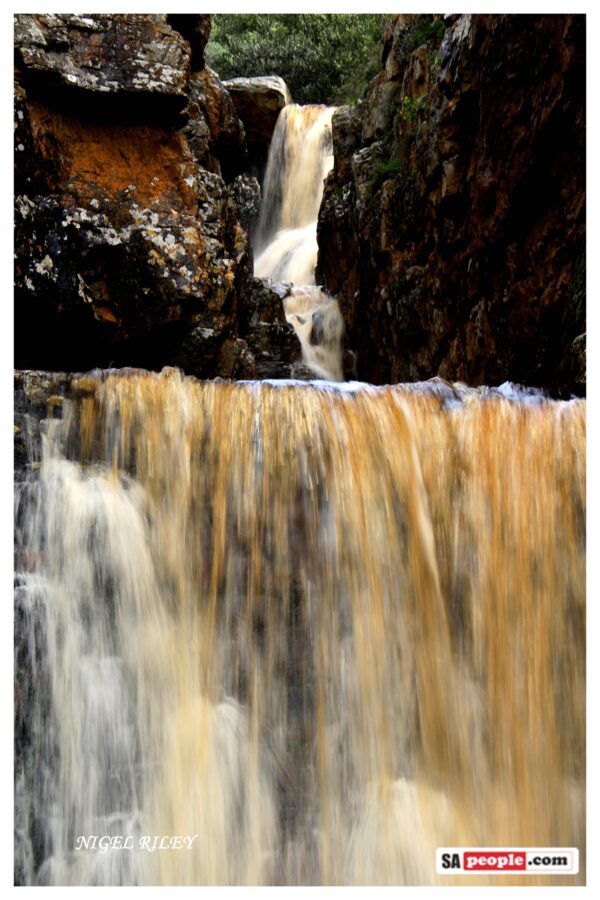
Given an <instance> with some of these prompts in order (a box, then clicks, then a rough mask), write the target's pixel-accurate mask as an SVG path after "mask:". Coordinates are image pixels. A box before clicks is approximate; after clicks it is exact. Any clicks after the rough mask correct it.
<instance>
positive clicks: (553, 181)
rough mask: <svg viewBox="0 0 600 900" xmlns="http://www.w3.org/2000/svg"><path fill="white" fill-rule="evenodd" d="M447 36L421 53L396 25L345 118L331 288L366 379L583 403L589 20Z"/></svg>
mask: <svg viewBox="0 0 600 900" xmlns="http://www.w3.org/2000/svg"><path fill="white" fill-rule="evenodd" d="M419 18H421V19H423V18H425V17H419ZM428 18H430V19H431V17H428ZM442 24H443V25H445V29H444V28H443V27H442ZM438 26H439V31H440V32H443V39H441V40H440V38H441V37H442V36H441V33H440V34H439V36H438V37H437V39H435V38H433V39H430V40H428V41H426V42H425V43H423V44H421V45H419V46H417V47H414V42H413V45H412V46H411V37H412V36H414V34H415V33H417V29H416V27H415V21H414V17H407V16H397V17H395V18H394V19H393V20H392V22H391V23H390V25H389V26H388V28H387V31H386V35H385V46H384V54H383V65H384V68H383V71H382V72H381V74H380V75H379V76H378V77H377V78H376V79H374V81H373V82H372V83H371V85H370V87H369V91H368V94H367V97H366V99H365V100H364V101H362V102H360V103H359V104H358V105H357V107H355V108H352V109H349V108H342V109H340V111H339V112H337V113H336V114H335V115H334V117H333V144H334V156H335V166H334V170H333V172H332V173H331V175H330V176H329V179H328V181H327V183H326V188H325V194H324V198H323V204H322V207H321V212H320V216H319V228H318V240H319V263H318V269H317V278H318V281H319V282H320V283H323V284H324V286H325V287H326V289H327V290H328V291H329V292H331V293H333V294H335V295H336V296H337V297H338V299H339V301H340V306H341V308H342V310H343V313H344V316H345V319H346V325H347V330H348V343H349V346H351V347H352V348H353V349H355V350H356V351H357V352H358V363H357V364H358V375H359V377H360V378H362V379H366V380H370V381H374V382H378V383H385V382H394V381H404V380H416V379H419V378H423V377H430V376H432V375H435V374H438V375H440V376H442V377H444V378H447V379H451V380H454V379H460V380H465V381H467V382H468V383H471V384H480V383H484V382H486V383H489V384H495V383H496V384H497V383H499V382H501V381H504V380H506V379H511V380H513V381H522V382H524V383H529V384H538V385H544V386H554V387H557V386H559V385H560V386H563V387H564V388H566V389H567V390H575V391H576V392H578V393H581V392H582V391H583V390H584V383H583V382H584V381H585V374H584V353H583V346H582V345H583V342H584V338H583V337H579V336H580V335H581V334H582V332H584V331H585V299H584V298H585V257H584V231H585V213H584V198H585V183H584V178H585V168H584V159H585V118H584V116H585V110H584V89H585V21H584V17H583V16H568V15H564V16H563V15H560V16H538V15H519V16H515V15H497V16H483V15H463V16H452V17H447V19H446V20H445V22H444V23H442V22H441V21H440V22H439V23H438ZM435 28H436V26H435V23H433V24H432V26H431V28H430V33H433V32H435ZM411 29H412V32H411ZM582 366H583V369H582Z"/></svg>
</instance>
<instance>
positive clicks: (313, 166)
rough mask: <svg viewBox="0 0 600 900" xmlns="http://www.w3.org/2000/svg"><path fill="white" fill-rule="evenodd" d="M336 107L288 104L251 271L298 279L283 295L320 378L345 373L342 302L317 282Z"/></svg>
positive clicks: (274, 146) (274, 147)
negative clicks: (320, 224)
mask: <svg viewBox="0 0 600 900" xmlns="http://www.w3.org/2000/svg"><path fill="white" fill-rule="evenodd" d="M334 112H335V108H334V107H327V106H298V105H297V104H289V105H288V106H286V107H284V109H282V111H281V113H280V114H279V118H278V120H277V125H276V127H275V132H274V134H273V138H272V141H271V147H270V150H269V159H268V163H267V170H266V174H265V183H264V188H263V205H262V210H261V216H260V220H259V224H258V230H257V252H256V260H255V264H254V272H255V274H256V275H258V276H260V277H262V278H273V279H274V280H275V281H287V282H291V283H292V285H293V288H292V293H291V296H289V297H287V298H286V300H285V302H284V308H285V312H286V318H287V320H288V322H290V324H291V325H292V326H293V327H294V330H295V331H296V334H297V336H298V339H299V341H300V345H301V347H302V358H303V361H304V363H305V364H306V365H307V366H308V367H309V368H310V369H311V370H312V371H313V372H314V373H315V375H317V376H318V377H320V378H326V379H330V380H332V381H341V380H342V379H343V372H342V363H341V355H342V336H343V331H344V322H343V319H342V315H341V312H340V309H339V306H338V303H337V301H336V300H334V299H333V298H331V297H329V296H328V295H327V294H325V293H324V291H322V290H321V289H320V288H318V287H317V286H316V285H315V266H316V263H317V253H318V246H317V217H318V214H319V206H320V205H321V200H322V197H323V183H324V180H325V178H326V177H327V174H328V173H329V171H330V170H331V168H332V166H333V151H332V146H331V117H332V115H333V113H334Z"/></svg>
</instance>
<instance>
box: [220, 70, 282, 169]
mask: <svg viewBox="0 0 600 900" xmlns="http://www.w3.org/2000/svg"><path fill="white" fill-rule="evenodd" d="M223 84H224V86H225V88H226V89H227V90H228V91H229V93H230V94H231V98H232V100H233V102H234V104H235V107H236V109H237V113H238V116H239V117H240V119H241V120H242V122H243V123H244V128H245V129H246V138H247V141H248V154H249V162H250V164H251V165H254V166H255V167H256V168H257V170H258V171H259V172H262V169H263V168H264V166H265V164H266V161H267V156H268V153H269V144H270V142H271V137H272V135H273V131H274V130H275V123H276V122H277V117H278V116H279V113H280V112H281V110H282V109H283V107H284V106H286V105H287V104H288V103H291V101H292V98H291V94H290V92H289V89H288V86H287V85H286V83H285V81H284V80H283V78H278V77H276V76H271V75H264V76H260V77H257V78H230V79H228V80H227V81H224V82H223Z"/></svg>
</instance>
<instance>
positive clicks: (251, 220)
mask: <svg viewBox="0 0 600 900" xmlns="http://www.w3.org/2000/svg"><path fill="white" fill-rule="evenodd" d="M231 195H232V197H233V199H234V200H235V205H236V207H237V218H238V222H239V223H240V225H241V226H242V228H243V229H244V231H246V232H247V234H248V235H249V236H250V237H251V236H252V232H253V231H254V228H255V226H256V223H257V221H258V216H259V214H260V200H261V195H260V185H259V183H258V181H257V180H256V178H253V177H252V176H251V175H238V176H237V177H236V178H234V180H233V181H232V183H231Z"/></svg>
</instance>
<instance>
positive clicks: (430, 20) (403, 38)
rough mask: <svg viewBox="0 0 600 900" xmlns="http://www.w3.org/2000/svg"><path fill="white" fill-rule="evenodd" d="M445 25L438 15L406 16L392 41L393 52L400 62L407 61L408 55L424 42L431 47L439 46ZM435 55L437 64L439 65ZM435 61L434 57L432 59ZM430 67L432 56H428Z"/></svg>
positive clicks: (417, 14) (416, 14) (418, 14)
mask: <svg viewBox="0 0 600 900" xmlns="http://www.w3.org/2000/svg"><path fill="white" fill-rule="evenodd" d="M445 30H446V26H445V25H444V20H443V19H442V18H441V17H440V16H439V15H425V14H420V13H415V14H414V15H411V16H407V19H406V23H405V25H404V28H403V29H402V31H401V32H400V33H399V36H398V37H397V38H396V40H395V43H394V52H395V54H396V58H397V59H398V61H399V62H400V63H405V62H407V61H408V57H409V56H410V54H411V53H412V52H413V50H416V49H417V47H422V46H423V45H424V44H430V45H432V46H433V47H439V45H440V44H441V42H442V38H443V37H444V32H445ZM439 59H440V57H439V56H438V57H437V65H438V66H439ZM433 61H434V63H435V59H434V60H433ZM429 64H430V67H431V65H432V57H431V56H430V58H429Z"/></svg>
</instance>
